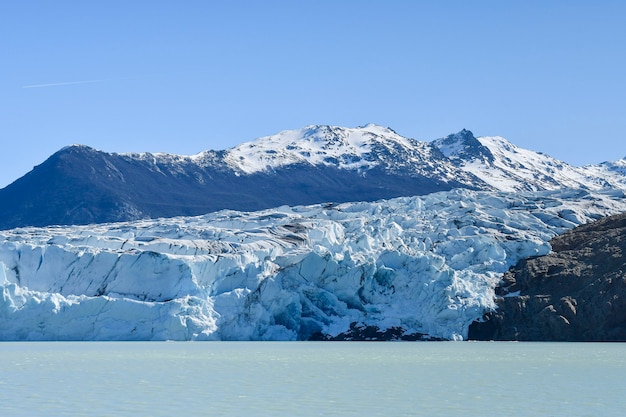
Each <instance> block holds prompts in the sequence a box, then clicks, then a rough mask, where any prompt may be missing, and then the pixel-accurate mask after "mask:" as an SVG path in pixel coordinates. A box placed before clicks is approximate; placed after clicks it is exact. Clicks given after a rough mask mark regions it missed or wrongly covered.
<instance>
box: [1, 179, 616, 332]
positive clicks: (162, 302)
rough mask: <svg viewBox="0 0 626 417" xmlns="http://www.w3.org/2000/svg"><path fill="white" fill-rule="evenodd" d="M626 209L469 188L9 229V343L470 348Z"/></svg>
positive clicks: (578, 196)
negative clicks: (378, 336) (511, 279)
mask: <svg viewBox="0 0 626 417" xmlns="http://www.w3.org/2000/svg"><path fill="white" fill-rule="evenodd" d="M625 210H626V197H625V195H624V193H623V192H621V191H616V190H612V189H606V190H602V191H585V190H581V189H579V190H572V189H569V190H565V189H563V190H556V191H542V192H513V193H506V192H493V191H489V192H487V191H470V190H464V189H455V190H451V191H447V192H439V193H433V194H429V195H426V196H415V197H402V198H396V199H392V200H383V201H378V202H358V203H344V204H338V205H337V204H322V205H312V206H296V207H288V206H283V207H279V208H275V209H271V210H265V211H258V212H249V213H243V212H236V211H220V212H216V213H212V214H207V215H204V216H200V217H177V218H170V219H159V220H142V221H135V222H126V223H113V224H101V225H90V226H73V227H69V226H68V227H45V228H21V229H13V230H8V231H3V232H0V288H1V290H2V297H1V298H0V339H1V340H57V339H64V340H72V339H78V340H129V339H130V340H166V339H174V340H250V339H253V340H294V339H301V340H302V339H311V338H318V339H319V338H322V339H323V338H329V337H338V336H341V335H344V336H345V337H346V338H350V337H351V336H350V335H351V331H352V330H353V329H358V328H374V329H379V330H380V331H385V330H389V329H393V330H394V332H395V334H398V335H400V336H409V337H414V338H420V337H422V338H443V339H463V338H465V337H466V336H467V330H468V326H469V324H470V323H471V322H472V321H474V320H476V319H478V318H480V317H482V315H483V314H484V313H485V312H486V311H488V310H489V309H491V308H493V307H494V305H495V304H494V294H493V291H494V287H495V286H496V284H497V283H498V281H499V279H500V275H501V274H502V273H503V272H504V271H506V270H507V269H508V268H509V267H510V266H511V265H513V264H515V263H516V262H517V261H518V260H519V259H521V258H525V257H528V256H535V255H542V254H545V253H547V252H548V251H549V250H550V246H549V244H548V243H547V242H548V240H549V239H550V238H551V237H553V236H554V235H556V234H560V233H562V232H564V231H565V230H568V229H570V228H572V227H574V226H575V225H578V224H581V223H584V222H587V221H590V220H592V219H596V218H598V217H600V216H604V215H608V214H613V213H618V212H622V211H625Z"/></svg>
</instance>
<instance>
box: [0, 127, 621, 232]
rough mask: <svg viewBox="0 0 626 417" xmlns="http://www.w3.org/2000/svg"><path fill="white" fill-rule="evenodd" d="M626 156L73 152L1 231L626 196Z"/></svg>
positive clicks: (290, 144) (383, 134)
mask: <svg viewBox="0 0 626 417" xmlns="http://www.w3.org/2000/svg"><path fill="white" fill-rule="evenodd" d="M624 166H626V160H620V161H616V162H611V163H608V162H607V163H603V164H600V165H594V166H589V167H582V168H579V167H573V166H570V165H568V164H566V163H564V162H561V161H557V160H555V159H553V158H551V157H549V156H546V155H542V154H540V153H537V152H533V151H528V150H524V149H520V148H518V147H516V146H515V145H513V144H511V143H509V142H507V141H506V140H505V139H503V138H500V137H478V138H475V137H474V135H473V134H472V133H471V132H470V131H467V130H463V131H461V132H459V133H457V134H454V135H450V136H448V137H446V138H443V139H439V140H436V141H433V142H421V141H417V140H414V139H410V138H405V137H403V136H401V135H399V134H397V133H396V132H394V131H393V130H391V129H388V128H383V127H380V126H376V125H367V126H363V127H357V128H345V127H336V126H307V127H305V128H303V129H297V130H291V131H285V132H281V133H278V134H276V135H273V136H268V137H263V138H259V139H256V140H254V141H252V142H248V143H243V144H241V145H239V146H236V147H234V148H231V149H228V150H222V151H205V152H201V153H199V154H197V155H193V156H181V155H169V154H149V153H144V154H110V153H105V152H100V151H97V150H94V149H92V148H89V147H86V146H70V147H67V148H64V149H62V150H60V151H59V152H57V153H55V154H54V155H52V156H51V157H50V158H49V159H48V160H46V161H45V162H44V163H42V164H41V165H39V166H37V167H35V168H34V169H33V171H31V172H30V173H28V174H27V175H25V176H24V177H22V178H20V179H18V180H17V181H15V182H14V183H13V184H11V185H9V186H8V187H6V188H4V189H2V190H0V201H2V202H3V204H2V205H0V229H9V228H13V227H20V226H29V225H33V226H46V225H54V224H57V225H58V224H88V223H102V222H111V221H128V220H136V219H145V218H158V217H173V216H181V215H200V214H204V213H208V212H214V211H218V210H221V209H234V210H245V211H253V210H260V209H266V208H271V207H277V206H280V205H285V204H286V205H306V204H315V203H323V202H335V203H341V202H349V201H376V200H379V199H389V198H394V197H399V196H415V195H425V194H429V193H432V192H437V191H448V190H452V189H454V188H466V189H473V190H490V191H537V190H556V189H561V188H582V189H589V190H601V189H611V188H617V189H622V190H623V189H626V169H624Z"/></svg>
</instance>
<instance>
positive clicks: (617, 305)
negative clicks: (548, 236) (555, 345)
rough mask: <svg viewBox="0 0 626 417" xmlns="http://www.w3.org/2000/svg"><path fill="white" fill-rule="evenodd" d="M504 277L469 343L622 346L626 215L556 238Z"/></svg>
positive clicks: (474, 326) (473, 328)
mask: <svg viewBox="0 0 626 417" xmlns="http://www.w3.org/2000/svg"><path fill="white" fill-rule="evenodd" d="M550 243H551V245H552V249H553V251H552V252H551V253H550V254H548V255H546V256H541V257H536V258H530V259H526V260H523V261H521V262H519V263H518V264H517V265H516V266H515V267H514V268H512V269H511V270H510V271H509V272H507V273H506V274H505V275H504V278H503V281H502V283H501V285H500V286H499V287H498V288H497V290H496V294H497V295H499V298H498V300H497V305H498V307H497V310H496V311H495V312H493V313H490V314H489V315H488V316H487V317H485V321H484V322H480V323H473V324H472V325H471V326H470V329H469V338H470V339H474V340H519V341H626V257H625V255H626V213H624V214H621V215H617V216H611V217H607V218H604V219H602V220H598V221H595V222H592V223H589V224H586V225H583V226H579V227H577V228H575V229H573V230H572V231H570V232H567V233H565V234H563V235H561V236H558V237H555V238H554V239H553V240H552V241H551V242H550Z"/></svg>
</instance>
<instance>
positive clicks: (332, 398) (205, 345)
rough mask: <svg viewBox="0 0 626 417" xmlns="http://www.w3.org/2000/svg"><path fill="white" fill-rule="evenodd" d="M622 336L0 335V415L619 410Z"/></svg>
mask: <svg viewBox="0 0 626 417" xmlns="http://www.w3.org/2000/svg"><path fill="white" fill-rule="evenodd" d="M625 392H626V344H620V343H615V344H608V343H607V344H598V343H588V344H583V343H503V342H499V343H487V342H484V343H482V342H481V343H474V342H421V343H409V342H403V343H391V342H389V343H378V342H369V343H367V342H366V343H351V342H345V343H332V342H331V343H328V342H320V343H315V342H276V343H274V342H187V343H184V342H180V343H178V342H103V343H100V342H69V343H66V342H50V343H48V342H26V343H12V342H4V343H0V415H1V416H198V415H206V416H568V417H570V416H603V417H607V416H623V415H624V413H625V411H624V410H626V395H625V394H624V393H625Z"/></svg>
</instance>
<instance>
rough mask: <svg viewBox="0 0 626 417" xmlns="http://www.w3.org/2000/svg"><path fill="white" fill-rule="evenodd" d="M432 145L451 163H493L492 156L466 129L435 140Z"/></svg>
mask: <svg viewBox="0 0 626 417" xmlns="http://www.w3.org/2000/svg"><path fill="white" fill-rule="evenodd" d="M433 144H434V145H435V146H436V147H437V148H439V150H440V151H441V153H443V154H444V155H445V156H446V157H448V158H450V159H451V160H453V161H459V160H460V161H473V160H477V159H478V160H482V161H484V162H493V160H494V156H493V154H492V153H491V151H490V150H489V148H487V147H486V146H484V145H483V144H482V143H480V141H479V140H478V139H476V137H475V136H474V134H473V133H472V132H471V131H470V130H467V129H463V130H461V131H459V132H457V133H453V134H451V135H448V136H446V137H445V138H441V139H437V140H435V141H434V142H433Z"/></svg>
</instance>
